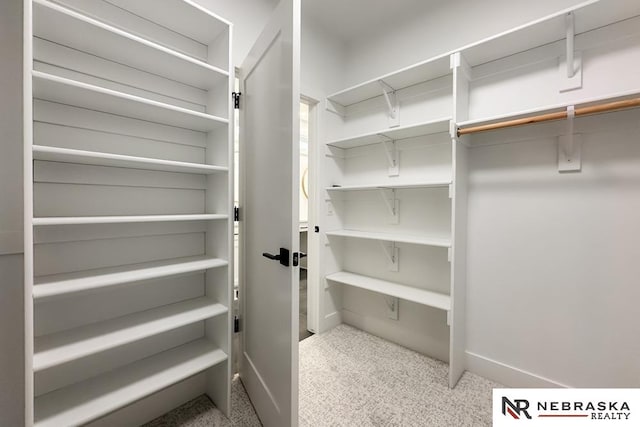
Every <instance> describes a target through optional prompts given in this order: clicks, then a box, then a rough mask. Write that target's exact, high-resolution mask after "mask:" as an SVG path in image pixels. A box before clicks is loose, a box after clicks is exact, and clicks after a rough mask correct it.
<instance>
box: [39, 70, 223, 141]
mask: <svg viewBox="0 0 640 427" xmlns="http://www.w3.org/2000/svg"><path fill="white" fill-rule="evenodd" d="M32 75H33V97H34V98H35V99H42V100H45V101H52V102H57V103H60V104H66V105H72V106H74V107H80V108H87V109H89V110H95V111H101V112H103V113H109V114H114V115H118V116H124V117H130V118H134V119H139V120H146V121H149V122H155V123H160V124H165V125H169V126H175V127H180V128H185V129H190V130H196V131H201V132H207V131H211V130H214V129H216V128H219V127H221V126H226V125H228V123H229V121H228V120H227V119H223V118H220V117H216V116H212V115H210V114H205V113H200V112H198V111H191V110H187V109H186V108H181V107H176V106H174V105H169V104H165V103H162V102H158V101H152V100H150V99H146V98H142V97H139V96H135V95H129V94H126V93H122V92H117V91H115V90H111V89H106V88H102V87H99V86H95V85H90V84H87V83H82V82H78V81H75V80H71V79H67V78H64V77H58V76H54V75H51V74H48V73H43V72H41V71H33V72H32Z"/></svg>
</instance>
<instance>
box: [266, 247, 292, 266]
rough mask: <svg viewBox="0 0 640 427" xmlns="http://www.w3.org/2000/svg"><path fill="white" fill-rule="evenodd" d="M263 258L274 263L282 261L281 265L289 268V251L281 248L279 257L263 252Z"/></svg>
mask: <svg viewBox="0 0 640 427" xmlns="http://www.w3.org/2000/svg"><path fill="white" fill-rule="evenodd" d="M262 256H263V257H265V258H269V259H270V260H273V261H280V265H283V266H285V267H289V249H285V248H280V253H279V254H278V255H273V254H270V253H268V252H262Z"/></svg>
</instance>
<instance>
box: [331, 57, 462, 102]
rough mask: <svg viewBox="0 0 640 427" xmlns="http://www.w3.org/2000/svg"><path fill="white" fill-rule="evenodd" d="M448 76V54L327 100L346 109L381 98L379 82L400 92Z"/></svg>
mask: <svg viewBox="0 0 640 427" xmlns="http://www.w3.org/2000/svg"><path fill="white" fill-rule="evenodd" d="M449 74H451V68H450V64H449V54H446V55H440V56H437V57H435V58H431V59H428V60H426V61H422V62H419V63H417V64H414V65H411V66H409V67H405V68H402V69H400V70H397V71H394V72H391V73H388V74H385V75H383V76H380V77H376V78H375V79H371V80H368V81H366V82H364V83H360V84H358V85H355V86H352V87H350V88H347V89H344V90H341V91H340V92H336V93H333V94H331V95H329V96H328V97H327V99H328V100H329V101H332V102H336V103H338V104H340V105H342V106H344V107H348V106H349V105H352V104H357V103H358V102H362V101H366V100H367V99H371V98H375V97H377V96H382V86H381V85H380V81H383V82H384V83H386V84H387V85H389V86H391V87H392V88H393V89H394V90H400V89H404V88H406V87H409V86H413V85H416V84H418V83H422V82H426V81H429V80H433V79H437V78H438V77H443V76H446V75H449Z"/></svg>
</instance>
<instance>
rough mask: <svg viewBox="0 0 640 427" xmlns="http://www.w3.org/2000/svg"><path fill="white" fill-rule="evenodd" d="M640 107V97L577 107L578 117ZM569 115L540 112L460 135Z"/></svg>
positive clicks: (565, 113) (466, 130) (557, 118)
mask: <svg viewBox="0 0 640 427" xmlns="http://www.w3.org/2000/svg"><path fill="white" fill-rule="evenodd" d="M632 107H640V98H633V99H625V100H623V101H614V102H607V103H605V104H597V105H591V106H588V107H580V108H576V110H575V111H576V117H578V116H584V115H587V114H596V113H605V112H607V111H614V110H621V109H624V108H632ZM566 117H567V111H566V110H565V111H559V112H557V113H547V114H539V115H537V116H529V117H523V118H521V119H514V120H506V121H504V122H498V123H491V124H488V125H480V126H472V127H468V128H463V129H458V136H462V135H468V134H470V133H476V132H484V131H488V130H496V129H503V128H510V127H514V126H521V125H529V124H532V123H540V122H548V121H550V120H560V119H565V118H566Z"/></svg>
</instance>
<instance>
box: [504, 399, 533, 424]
mask: <svg viewBox="0 0 640 427" xmlns="http://www.w3.org/2000/svg"><path fill="white" fill-rule="evenodd" d="M527 409H529V401H528V400H525V399H514V400H513V402H512V401H510V400H509V399H508V398H506V397H504V396H503V397H502V415H505V416H506V415H507V414H509V415H511V416H512V417H513V418H515V419H516V420H519V419H520V417H522V416H523V415H524V416H525V417H527V418H528V419H531V415H529V411H527Z"/></svg>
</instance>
